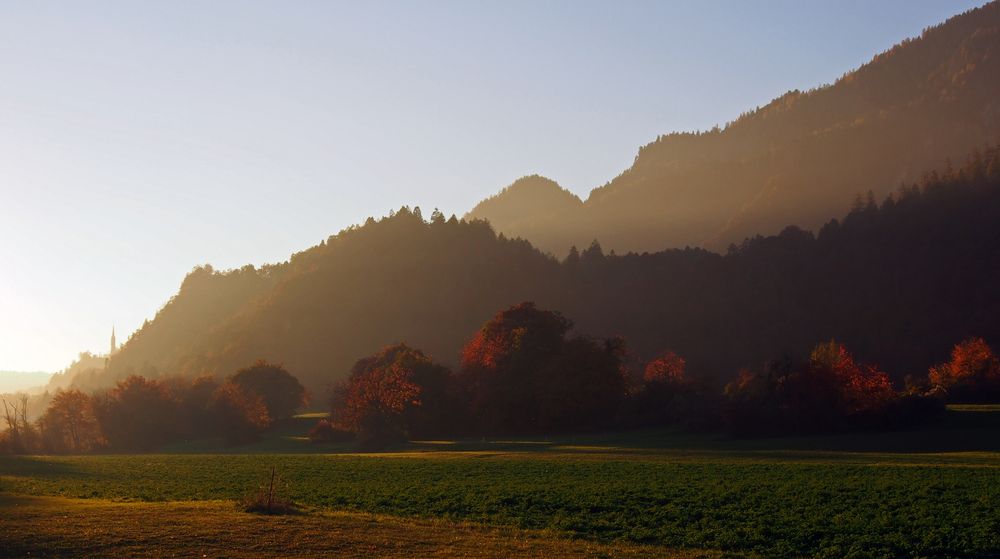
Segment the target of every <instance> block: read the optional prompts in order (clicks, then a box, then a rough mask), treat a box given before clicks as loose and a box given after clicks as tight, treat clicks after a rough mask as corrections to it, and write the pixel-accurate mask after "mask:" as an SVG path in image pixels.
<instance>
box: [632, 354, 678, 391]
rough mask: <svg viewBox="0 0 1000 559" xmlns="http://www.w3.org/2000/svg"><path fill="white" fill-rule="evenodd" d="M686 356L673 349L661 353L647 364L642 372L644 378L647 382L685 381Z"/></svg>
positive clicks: (673, 382)
mask: <svg viewBox="0 0 1000 559" xmlns="http://www.w3.org/2000/svg"><path fill="white" fill-rule="evenodd" d="M685 365H686V362H685V361H684V358H683V357H681V356H680V355H677V354H676V353H674V352H672V351H665V352H663V353H661V354H660V355H659V356H658V357H657V358H656V359H653V360H652V361H650V362H649V363H647V364H646V369H645V370H644V371H643V373H642V380H643V381H644V382H646V383H650V382H662V383H671V384H676V383H683V382H685V381H686V380H687V379H686V377H685Z"/></svg>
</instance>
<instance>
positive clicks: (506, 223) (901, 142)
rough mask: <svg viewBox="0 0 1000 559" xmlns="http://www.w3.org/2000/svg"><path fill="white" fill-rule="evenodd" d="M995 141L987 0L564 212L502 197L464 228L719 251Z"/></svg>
mask: <svg viewBox="0 0 1000 559" xmlns="http://www.w3.org/2000/svg"><path fill="white" fill-rule="evenodd" d="M998 139H1000V3H998V2H993V3H990V4H987V5H985V6H983V7H981V8H978V9H975V10H971V11H969V12H967V13H964V14H961V15H959V16H955V17H953V18H951V19H949V20H948V21H947V22H945V23H943V24H941V25H938V26H936V27H933V28H930V29H927V30H925V31H924V33H923V34H922V35H921V36H920V37H919V38H916V39H911V40H907V41H904V42H903V43H902V44H899V45H897V46H896V47H893V48H892V49H890V50H889V51H887V52H885V53H882V54H879V55H878V56H876V57H875V58H874V59H872V60H871V62H869V63H868V64H865V65H864V66H862V67H860V68H858V69H857V70H855V71H853V72H851V73H848V74H846V75H844V76H843V77H841V78H840V79H838V80H837V81H836V82H835V83H834V84H832V85H828V86H823V87H820V88H817V89H814V90H811V91H807V92H800V91H792V92H789V93H787V94H785V95H783V96H782V97H780V98H778V99H775V100H774V101H772V102H771V103H770V104H768V105H767V106H765V107H762V108H759V109H757V110H755V111H752V112H750V113H748V114H745V115H743V116H741V117H740V118H738V119H737V120H736V121H734V122H732V123H729V124H728V125H727V126H725V128H724V129H713V130H711V131H709V132H704V133H683V134H668V135H665V136H661V137H659V138H657V140H656V141H654V142H652V143H650V144H648V145H646V146H644V147H642V148H641V149H640V150H639V153H638V155H637V156H636V158H635V161H634V163H633V165H632V167H631V168H629V169H628V170H626V171H625V172H623V173H622V174H621V175H619V176H618V177H616V178H615V179H614V180H612V181H610V182H609V183H607V184H605V185H604V186H601V187H599V188H596V189H594V190H593V191H592V192H591V193H590V196H589V197H588V199H587V200H586V201H585V202H584V203H583V204H580V205H579V207H578V208H576V209H574V210H566V211H560V212H552V211H550V209H549V207H547V206H536V199H535V197H534V196H531V195H530V193H527V192H525V191H523V190H518V189H511V188H508V189H507V190H505V191H504V192H502V193H500V194H499V195H497V196H496V197H494V198H492V199H491V200H490V203H488V204H486V203H484V204H480V205H479V206H477V207H476V208H475V209H473V210H472V211H471V212H470V213H469V214H468V216H467V217H469V218H481V219H487V220H489V221H490V222H491V223H492V224H493V226H494V227H495V228H496V229H497V230H498V231H500V232H503V233H505V234H507V235H509V236H521V237H524V238H526V239H528V240H530V241H531V242H532V243H533V244H535V246H538V247H539V248H542V249H543V250H547V251H551V252H553V253H555V254H565V253H566V251H567V250H568V248H569V245H570V244H576V245H578V246H585V244H587V243H590V241H591V240H592V239H594V238H597V239H598V240H600V242H601V243H602V244H603V245H604V246H605V247H606V248H614V249H616V250H617V251H619V252H622V251H628V250H632V251H643V250H660V249H662V248H664V247H669V246H676V247H680V246H687V245H690V246H702V247H706V248H710V249H713V250H718V249H724V248H725V247H726V246H728V244H730V243H734V242H739V241H740V240H742V239H743V238H744V237H746V236H749V235H753V234H757V233H764V234H768V233H773V232H777V231H779V230H780V228H781V227H784V226H785V225H787V224H790V223H795V224H797V225H799V226H801V227H805V228H810V229H812V228H815V227H818V226H819V225H821V224H822V223H823V222H824V221H825V220H827V219H829V218H830V217H833V216H836V215H840V214H842V213H843V212H844V211H846V210H847V208H848V207H850V205H851V203H852V201H853V200H854V198H855V197H856V196H857V195H858V194H862V193H864V192H866V191H868V190H872V191H874V194H875V195H876V196H878V197H880V198H881V197H882V196H884V195H886V194H888V193H889V192H891V191H892V189H894V188H895V187H896V186H897V185H899V184H900V183H904V182H912V181H915V180H919V179H920V178H921V176H922V175H923V173H925V172H927V171H929V170H931V169H934V168H943V167H944V166H945V165H946V164H947V163H946V162H947V161H948V160H949V159H951V160H959V161H960V160H961V159H962V158H963V157H964V156H965V155H966V154H967V153H969V152H971V151H972V150H973V149H975V148H977V147H983V146H984V145H987V144H992V143H994V142H996V141H997V140H998ZM500 208H502V211H499V209H500Z"/></svg>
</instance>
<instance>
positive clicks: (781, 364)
mask: <svg viewBox="0 0 1000 559" xmlns="http://www.w3.org/2000/svg"><path fill="white" fill-rule="evenodd" d="M726 396H727V398H728V406H727V418H728V421H729V424H730V427H731V428H732V429H734V430H735V431H738V432H755V431H757V432H759V431H778V432H797V431H798V432H816V431H833V430H839V429H844V428H847V427H850V426H852V425H861V424H872V423H879V422H884V420H886V418H887V415H888V412H889V410H890V407H891V406H893V405H894V404H895V403H896V401H897V399H898V395H897V394H896V392H895V391H894V390H893V388H892V384H891V382H890V381H889V377H888V375H886V374H885V373H884V372H882V371H880V370H878V368H877V367H875V366H872V365H862V364H859V363H857V362H856V361H855V360H854V357H853V356H852V355H851V354H850V353H849V352H848V351H847V348H845V347H844V346H843V345H842V344H840V343H837V342H835V341H830V342H826V343H822V344H819V345H817V346H816V347H815V348H814V349H813V351H812V352H811V354H810V356H809V359H808V360H806V361H802V360H798V359H794V358H787V357H786V358H783V359H780V360H777V361H772V362H770V363H769V364H768V365H766V366H765V367H764V369H763V370H762V371H761V372H758V373H751V372H746V371H744V372H741V374H740V376H739V377H738V378H737V379H736V380H735V381H733V382H732V383H730V384H729V385H728V386H727V387H726Z"/></svg>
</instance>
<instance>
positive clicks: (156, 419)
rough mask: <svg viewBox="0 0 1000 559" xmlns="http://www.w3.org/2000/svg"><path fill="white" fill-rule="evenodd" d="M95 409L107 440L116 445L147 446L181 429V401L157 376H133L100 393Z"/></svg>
mask: <svg viewBox="0 0 1000 559" xmlns="http://www.w3.org/2000/svg"><path fill="white" fill-rule="evenodd" d="M94 411H95V415H96V416H97V421H98V423H99V424H100V426H101V431H102V432H103V433H104V436H105V437H106V438H107V440H108V443H109V444H110V445H111V446H112V447H113V448H117V449H129V450H132V449H138V450H148V449H151V448H154V447H156V446H158V445H160V444H163V443H166V442H168V441H171V440H173V439H174V438H175V436H176V434H177V433H178V431H179V425H180V417H179V413H178V411H179V408H178V402H177V400H176V399H175V398H174V396H173V394H171V392H170V390H169V389H168V388H167V386H166V385H165V384H164V383H162V382H160V381H157V380H154V379H147V378H145V377H140V376H135V375H133V376H130V377H128V378H126V379H125V380H122V381H120V382H119V383H118V384H117V385H116V386H115V387H114V388H113V389H111V390H110V391H109V392H107V393H106V394H104V395H103V396H100V397H97V398H96V399H95V401H94Z"/></svg>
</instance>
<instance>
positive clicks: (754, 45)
mask: <svg viewBox="0 0 1000 559" xmlns="http://www.w3.org/2000/svg"><path fill="white" fill-rule="evenodd" d="M981 3H982V2H981V1H978V2H969V1H963V0H951V1H941V0H933V1H932V0H837V1H831V2H818V1H812V0H806V1H803V0H794V1H788V0H767V1H764V0H760V1H747V0H736V1H704V2H702V1H698V2H694V1H684V2H680V1H677V2H671V1H661V2H645V1H640V0H634V1H626V2H613V1H606V2H589V1H581V0H567V1H561V2H556V1H545V0H536V1H524V2H522V1H510V0H505V1H503V2H465V1H456V2H432V1H424V2H385V1H373V2H353V1H352V2H335V1H317V2H310V1H274V2H255V1H248V0H240V1H226V0H217V1H213V2H195V1H186V0H178V1H160V2H153V1H149V2H134V1H127V2H115V1H95V2H73V1H66V2H50V1H47V0H32V1H30V2H16V1H11V0H8V1H2V0H0V263H2V266H3V267H2V269H0V370H24V371H35V370H43V371H55V370H59V369H62V368H64V367H65V366H67V365H68V364H69V363H70V361H71V360H72V359H74V358H75V357H76V355H77V354H78V353H79V352H81V351H85V350H88V351H94V352H102V353H103V352H106V351H107V348H108V344H109V337H110V331H111V328H112V326H114V327H115V328H116V329H117V332H118V339H119V341H122V340H124V339H125V338H127V337H128V335H129V334H130V333H131V332H133V331H135V330H136V329H137V328H139V327H140V326H141V325H142V322H143V321H144V320H145V319H147V318H149V319H152V317H153V316H154V315H155V314H156V312H157V310H158V309H160V308H161V307H162V306H163V305H164V304H165V303H166V302H167V301H168V300H169V298H170V297H171V296H172V295H174V294H175V293H176V291H177V288H178V287H179V285H180V282H181V280H182V279H183V277H184V276H185V275H186V274H187V272H189V271H190V270H191V269H192V268H193V267H195V266H197V265H200V264H205V263H210V264H212V265H213V266H215V267H216V268H217V269H227V268H233V267H240V266H242V265H244V264H248V263H251V264H258V265H259V264H262V263H269V262H279V261H284V260H287V258H288V257H289V255H290V254H291V253H293V252H296V251H299V250H303V249H305V248H307V247H309V246H312V245H315V244H317V243H318V242H319V241H320V240H322V239H325V238H326V237H328V236H329V235H331V234H335V233H336V232H338V231H339V230H341V229H343V228H344V227H347V226H349V225H351V224H355V223H360V222H363V221H364V220H365V218H367V217H368V216H382V215H385V214H387V213H388V212H389V211H390V210H391V209H394V208H398V207H400V206H402V205H404V204H405V205H409V206H415V205H416V206H420V207H421V208H422V209H424V210H425V215H427V214H428V213H429V211H430V210H432V209H433V208H435V207H437V208H440V209H441V210H442V211H444V212H445V213H446V214H448V215H450V214H452V213H454V214H457V215H459V216H461V215H462V214H463V213H465V212H466V211H468V210H469V209H471V208H472V207H473V206H474V205H475V204H476V202H478V201H479V200H481V199H482V198H485V197H486V196H489V195H491V194H493V193H495V192H496V191H498V190H499V189H501V188H502V187H504V186H505V185H507V184H509V183H511V182H513V181H514V180H516V179H517V178H518V177H521V176H523V175H528V174H533V173H539V174H542V175H545V176H548V177H550V178H552V179H554V180H556V181H558V182H559V183H560V184H561V185H563V186H564V187H566V188H568V189H570V190H572V191H573V192H575V193H577V194H578V195H580V196H581V197H583V198H585V197H586V195H587V193H588V192H589V191H590V190H591V189H592V188H594V187H597V186H600V185H602V184H604V183H605V182H607V181H608V180H610V179H612V178H614V177H615V176H616V175H618V174H619V173H620V172H621V171H623V170H624V169H626V168H627V167H628V166H629V165H630V164H631V162H632V159H633V158H634V156H635V154H636V152H637V151H638V148H639V146H641V145H643V144H646V143H648V142H650V141H652V140H653V139H655V138H656V136H657V135H659V134H663V133H668V132H671V131H684V130H704V129H708V128H711V127H712V126H714V125H717V124H718V125H723V124H725V122H727V121H730V120H733V119H734V118H736V117H737V116H738V115H739V114H740V113H742V112H744V111H747V110H750V109H753V108H754V107H756V106H759V105H764V104H766V103H767V102H768V101H769V100H771V99H772V98H774V97H776V96H778V95H780V94H782V93H783V92H785V91H787V90H790V89H809V88H813V87H816V86H819V85H822V84H825V83H830V82H832V81H834V80H835V79H836V78H838V77H839V76H841V75H842V74H844V73H845V72H847V71H849V70H851V69H853V68H855V67H857V66H858V65H860V64H863V63H864V62H866V61H868V60H869V59H870V58H871V57H872V56H873V55H874V54H876V53H878V52H881V51H884V50H886V49H888V48H889V47H891V46H892V45H893V44H895V43H898V42H899V41H901V40H902V39H904V38H907V37H911V36H916V35H919V34H920V32H921V30H922V29H924V28H925V27H927V26H930V25H934V24H937V23H940V22H942V21H943V20H945V19H946V18H947V17H949V16H951V15H954V14H957V13H960V12H962V11H965V10H967V9H969V8H971V7H974V6H976V5H979V4H981Z"/></svg>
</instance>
